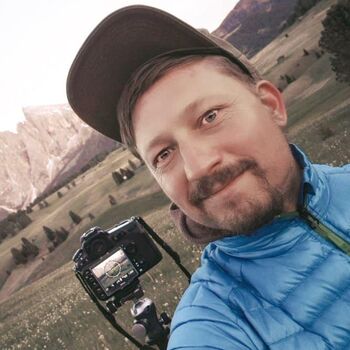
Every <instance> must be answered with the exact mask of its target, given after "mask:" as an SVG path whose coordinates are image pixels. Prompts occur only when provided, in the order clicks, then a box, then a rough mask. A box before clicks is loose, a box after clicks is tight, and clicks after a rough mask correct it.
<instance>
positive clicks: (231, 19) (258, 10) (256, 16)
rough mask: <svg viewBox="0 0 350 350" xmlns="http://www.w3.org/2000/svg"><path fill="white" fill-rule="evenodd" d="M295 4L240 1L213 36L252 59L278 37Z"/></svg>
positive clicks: (291, 1) (273, 0)
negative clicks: (225, 41) (222, 39)
mask: <svg viewBox="0 0 350 350" xmlns="http://www.w3.org/2000/svg"><path fill="white" fill-rule="evenodd" d="M296 3H297V0H288V1H280V0H241V1H239V3H238V4H237V5H236V6H235V7H234V9H233V10H232V11H231V12H230V13H229V14H228V15H227V16H226V18H225V19H224V21H223V22H222V23H221V25H220V26H219V28H218V29H216V30H215V31H214V34H215V35H217V36H219V37H221V38H224V39H226V40H227V41H229V42H230V43H232V44H233V45H235V46H236V47H237V48H238V49H240V50H241V51H242V52H243V53H244V54H245V55H246V56H247V57H251V56H253V55H254V54H255V53H257V52H258V51H259V50H261V49H262V48H263V47H264V46H266V45H267V44H268V43H269V42H270V41H271V40H273V39H274V38H275V37H276V36H277V35H278V33H279V32H280V31H281V28H282V27H283V25H285V23H286V21H287V19H288V18H289V16H290V15H291V13H293V11H294V7H295V5H296Z"/></svg>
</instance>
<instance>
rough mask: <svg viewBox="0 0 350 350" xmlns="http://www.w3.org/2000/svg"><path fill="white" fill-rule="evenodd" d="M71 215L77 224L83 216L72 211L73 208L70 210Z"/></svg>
mask: <svg viewBox="0 0 350 350" xmlns="http://www.w3.org/2000/svg"><path fill="white" fill-rule="evenodd" d="M69 216H70V217H71V219H72V221H73V222H74V223H75V224H77V225H78V224H79V223H80V222H81V220H82V218H81V217H80V216H79V215H78V214H76V213H74V211H72V210H70V211H69Z"/></svg>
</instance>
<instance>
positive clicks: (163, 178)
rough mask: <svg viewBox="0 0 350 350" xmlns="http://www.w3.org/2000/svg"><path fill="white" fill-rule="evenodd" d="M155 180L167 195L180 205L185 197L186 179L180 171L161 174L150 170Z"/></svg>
mask: <svg viewBox="0 0 350 350" xmlns="http://www.w3.org/2000/svg"><path fill="white" fill-rule="evenodd" d="M152 174H153V176H154V178H155V180H156V181H157V183H158V184H159V186H160V188H161V189H162V190H163V192H164V193H165V194H166V195H167V197H168V198H169V199H170V200H171V201H172V202H175V203H176V204H178V205H182V203H184V201H185V200H186V198H187V187H186V181H185V178H184V177H183V176H181V174H180V173H178V172H177V173H172V174H168V173H166V174H161V173H154V172H152Z"/></svg>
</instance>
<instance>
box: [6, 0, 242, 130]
mask: <svg viewBox="0 0 350 350" xmlns="http://www.w3.org/2000/svg"><path fill="white" fill-rule="evenodd" d="M237 2H238V0H139V1H133V0H0V43H1V54H0V101H1V103H0V105H1V107H0V108H1V114H0V131H4V130H9V131H13V132H15V131H16V125H17V123H18V122H21V121H23V120H24V114H23V107H26V106H38V105H53V104H61V103H66V102H67V98H66V93H65V84H66V77H67V73H68V70H69V67H70V64H71V63H72V61H73V59H74V57H75V55H76V53H77V51H78V50H79V48H80V46H81V45H82V43H83V41H84V40H85V39H86V37H87V36H88V35H89V34H90V32H91V31H92V30H93V29H94V28H95V26H96V25H97V24H98V23H99V22H100V21H101V20H102V19H103V18H105V17H106V16H107V15H108V14H110V13H111V12H113V11H115V10H117V9H118V8H121V7H124V6H128V5H134V4H143V5H149V6H153V7H157V8H160V9H162V10H165V11H167V12H170V13H171V14H173V15H175V16H177V17H179V18H180V19H182V20H184V21H185V22H187V23H189V24H190V25H192V26H194V27H196V28H207V29H208V30H209V31H213V30H215V29H216V28H217V27H218V26H219V25H220V24H221V22H222V21H223V19H224V18H225V17H226V15H227V14H228V13H229V12H230V11H231V10H232V9H233V8H234V6H235V5H236V3H237Z"/></svg>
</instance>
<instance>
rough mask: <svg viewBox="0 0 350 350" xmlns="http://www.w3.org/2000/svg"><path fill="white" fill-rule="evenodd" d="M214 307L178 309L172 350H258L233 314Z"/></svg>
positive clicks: (174, 320) (172, 338)
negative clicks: (230, 314)
mask: <svg viewBox="0 0 350 350" xmlns="http://www.w3.org/2000/svg"><path fill="white" fill-rule="evenodd" d="M221 311H222V310H215V309H213V308H211V307H204V306H189V307H185V308H183V309H179V310H177V312H176V314H175V317H174V319H173V322H172V324H173V325H174V326H173V327H172V332H171V337H170V341H169V344H168V350H180V349H181V350H182V349H186V350H192V349H193V350H199V349H203V350H235V349H237V350H256V349H258V348H257V347H256V346H255V345H254V343H253V341H252V339H250V337H249V336H248V334H246V333H245V332H244V330H243V329H242V328H241V327H240V326H239V320H237V319H236V317H235V316H234V315H233V316H232V317H228V316H229V315H228V314H227V313H225V314H223V313H222V312H221Z"/></svg>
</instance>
